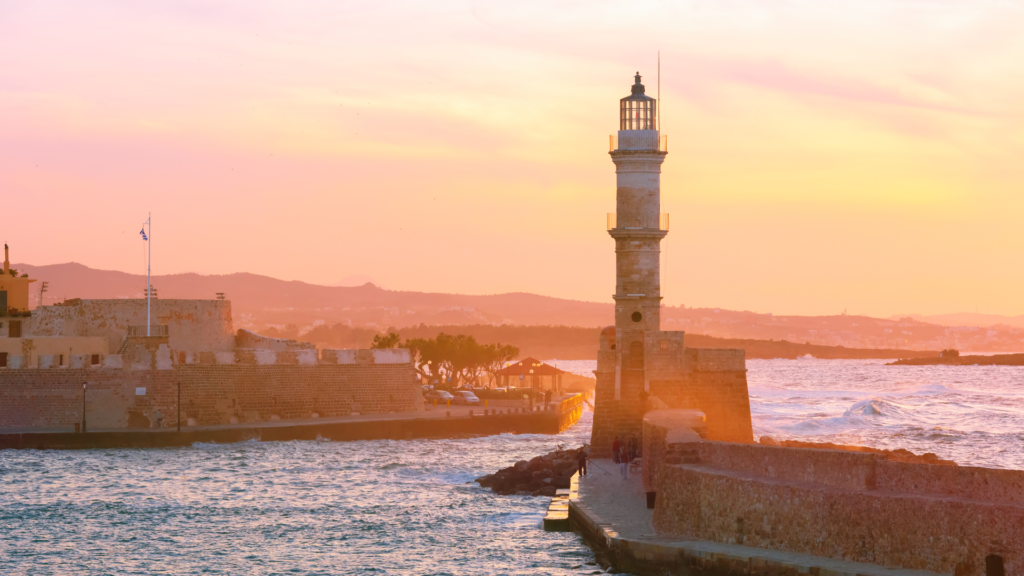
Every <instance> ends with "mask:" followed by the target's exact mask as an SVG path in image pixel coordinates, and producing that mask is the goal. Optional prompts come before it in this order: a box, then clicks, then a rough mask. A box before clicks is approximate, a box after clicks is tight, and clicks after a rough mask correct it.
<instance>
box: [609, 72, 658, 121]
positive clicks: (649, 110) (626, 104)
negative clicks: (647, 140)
mask: <svg viewBox="0 0 1024 576" xmlns="http://www.w3.org/2000/svg"><path fill="white" fill-rule="evenodd" d="M635 79H636V81H635V82H634V84H633V86H632V87H631V88H632V93H631V94H630V95H629V96H626V97H625V98H623V99H621V100H619V130H657V129H658V122H657V116H658V101H657V100H655V99H654V98H651V97H650V96H648V95H646V94H644V85H643V84H641V83H640V72H637V73H636V76H635Z"/></svg>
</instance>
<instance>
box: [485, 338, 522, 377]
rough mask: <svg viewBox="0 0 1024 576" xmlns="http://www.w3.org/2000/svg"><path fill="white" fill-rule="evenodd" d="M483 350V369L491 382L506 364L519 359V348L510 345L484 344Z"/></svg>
mask: <svg viewBox="0 0 1024 576" xmlns="http://www.w3.org/2000/svg"><path fill="white" fill-rule="evenodd" d="M483 348H484V351H483V352H484V354H483V363H482V364H483V369H484V371H485V372H487V373H488V374H490V375H491V382H494V381H495V380H496V379H497V378H498V372H499V371H500V370H501V369H502V368H504V367H505V363H506V362H508V361H509V360H514V359H515V358H518V357H519V348H517V347H515V346H512V345H511V344H485V345H484V346H483Z"/></svg>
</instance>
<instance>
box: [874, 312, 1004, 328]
mask: <svg viewBox="0 0 1024 576" xmlns="http://www.w3.org/2000/svg"><path fill="white" fill-rule="evenodd" d="M906 316H909V317H910V318H913V319H914V320H918V321H920V322H931V323H932V324H940V325H942V326H980V327H983V328H984V327H988V326H996V325H998V324H1002V325H1004V326H1017V327H1019V328H1024V315H1021V316H1003V315H1001V314H977V313H975V312H958V313H956V314H932V315H921V314H907V315H906ZM893 319H896V317H895V316H893Z"/></svg>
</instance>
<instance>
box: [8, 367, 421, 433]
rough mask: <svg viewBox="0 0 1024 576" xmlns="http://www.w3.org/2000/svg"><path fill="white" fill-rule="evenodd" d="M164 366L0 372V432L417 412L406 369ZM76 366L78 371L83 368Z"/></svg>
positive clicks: (418, 399)
mask: <svg viewBox="0 0 1024 576" xmlns="http://www.w3.org/2000/svg"><path fill="white" fill-rule="evenodd" d="M206 354H209V358H208V359H210V360H213V361H211V362H205V363H196V364H173V365H167V367H166V368H164V369H131V366H129V367H128V369H126V368H125V367H124V365H123V362H118V360H121V358H120V356H118V355H107V356H105V357H104V362H103V363H102V364H99V365H97V366H90V367H75V368H61V369H8V370H0V428H5V427H6V428H11V427H18V428H39V429H66V428H73V427H74V425H75V423H79V422H81V420H82V402H83V387H82V385H83V383H84V384H86V387H87V388H86V391H85V392H84V398H85V412H86V418H87V422H88V425H89V427H90V429H99V428H126V427H132V428H137V427H150V426H151V425H152V424H153V423H154V422H155V420H156V417H157V411H159V412H160V414H161V415H162V416H163V419H164V425H165V426H174V425H176V424H177V421H176V414H177V394H178V385H179V384H180V385H181V408H182V419H183V420H185V419H186V418H193V419H194V420H195V422H196V424H223V423H231V422H260V421H266V420H271V419H282V420H287V419H293V418H309V417H311V416H312V415H313V414H318V415H319V416H342V415H349V414H351V413H353V412H357V413H360V414H379V413H387V412H407V411H417V410H423V400H422V394H421V391H420V389H419V385H418V383H417V382H416V380H415V379H414V377H413V376H414V372H413V370H412V365H411V364H408V363H406V364H396V363H391V364H375V363H359V364H330V363H312V364H300V363H290V364H259V363H230V364H227V363H217V362H216V359H217V357H216V356H214V355H213V354H212V353H206ZM83 365H84V364H83V363H81V362H79V363H77V366H83Z"/></svg>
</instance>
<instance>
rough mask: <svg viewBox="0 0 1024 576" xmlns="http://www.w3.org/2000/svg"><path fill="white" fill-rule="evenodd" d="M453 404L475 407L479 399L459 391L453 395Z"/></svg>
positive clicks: (470, 393)
mask: <svg viewBox="0 0 1024 576" xmlns="http://www.w3.org/2000/svg"><path fill="white" fill-rule="evenodd" d="M455 403H456V404H465V405H466V406H476V405H477V404H479V403H480V399H479V398H477V397H476V394H473V393H472V392H470V391H468V390H459V391H458V392H456V393H455Z"/></svg>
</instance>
